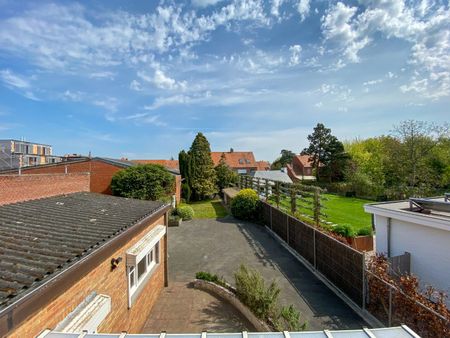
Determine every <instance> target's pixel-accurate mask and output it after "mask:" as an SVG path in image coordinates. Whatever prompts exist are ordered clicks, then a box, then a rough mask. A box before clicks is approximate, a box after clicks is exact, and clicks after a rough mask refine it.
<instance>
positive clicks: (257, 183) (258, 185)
mask: <svg viewBox="0 0 450 338" xmlns="http://www.w3.org/2000/svg"><path fill="white" fill-rule="evenodd" d="M260 183H261V180H260V179H259V177H258V178H257V179H256V185H257V187H256V191H257V192H258V196H259V194H260V190H261V188H260Z"/></svg>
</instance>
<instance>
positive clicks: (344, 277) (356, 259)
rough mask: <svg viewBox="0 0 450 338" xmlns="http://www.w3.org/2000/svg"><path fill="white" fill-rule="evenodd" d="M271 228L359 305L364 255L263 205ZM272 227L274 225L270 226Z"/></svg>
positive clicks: (361, 294) (362, 288)
mask: <svg viewBox="0 0 450 338" xmlns="http://www.w3.org/2000/svg"><path fill="white" fill-rule="evenodd" d="M264 218H265V220H266V224H267V226H268V227H271V228H272V230H273V231H274V232H275V233H276V234H277V235H278V236H279V237H280V238H281V239H282V240H284V241H285V242H286V243H287V244H288V245H289V246H290V247H291V248H292V249H294V250H295V251H296V252H297V253H298V254H299V255H300V256H302V257H303V258H305V259H306V260H307V261H308V262H309V263H311V265H312V266H313V267H314V268H316V269H317V270H318V271H320V272H321V273H322V274H323V275H324V276H325V277H326V278H327V279H328V280H329V281H330V282H332V283H333V284H334V285H335V286H336V287H338V288H339V289H340V290H341V291H342V292H343V293H345V294H346V295H347V296H348V297H349V298H350V299H352V300H353V301H354V302H355V303H356V304H358V305H361V304H362V301H363V298H364V296H363V292H364V282H363V280H364V254H363V253H361V252H358V251H356V250H355V249H353V248H351V247H349V246H347V245H345V244H343V243H341V242H339V241H337V240H336V239H334V238H333V237H331V236H328V235H327V234H325V233H323V232H321V231H319V230H317V229H315V228H314V227H312V226H310V225H308V224H306V223H304V222H302V221H300V220H298V219H296V218H294V217H292V216H289V215H288V214H286V213H285V212H283V211H281V210H280V209H277V208H276V207H273V206H271V205H270V204H268V203H264ZM270 224H272V225H271V226H270Z"/></svg>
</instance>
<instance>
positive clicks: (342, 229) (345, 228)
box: [329, 224, 372, 238]
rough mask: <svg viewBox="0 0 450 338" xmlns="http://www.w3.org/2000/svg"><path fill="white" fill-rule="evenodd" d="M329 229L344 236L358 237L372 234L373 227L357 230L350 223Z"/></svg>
mask: <svg viewBox="0 0 450 338" xmlns="http://www.w3.org/2000/svg"><path fill="white" fill-rule="evenodd" d="M329 230H331V231H332V232H334V233H336V234H338V235H341V236H343V237H350V238H353V237H356V236H371V235H372V229H370V228H360V229H358V230H357V231H356V230H354V229H353V228H352V226H351V225H349V224H340V225H336V226H335V227H331V228H330V229H329Z"/></svg>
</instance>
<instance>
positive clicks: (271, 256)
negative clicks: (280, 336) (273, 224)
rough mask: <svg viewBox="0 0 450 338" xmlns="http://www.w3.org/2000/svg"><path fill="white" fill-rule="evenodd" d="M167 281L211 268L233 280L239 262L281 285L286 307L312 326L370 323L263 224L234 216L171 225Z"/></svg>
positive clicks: (188, 278)
mask: <svg viewBox="0 0 450 338" xmlns="http://www.w3.org/2000/svg"><path fill="white" fill-rule="evenodd" d="M168 236H169V283H171V282H188V281H192V280H193V279H194V278H195V273H196V272H198V271H209V272H212V273H215V274H217V275H219V276H223V277H224V278H225V279H226V280H227V281H228V282H230V283H232V284H233V283H234V277H233V273H234V271H236V270H237V268H238V267H239V265H240V264H241V263H243V264H246V265H247V266H250V267H253V268H255V269H257V270H258V271H260V272H261V274H262V275H263V276H264V277H265V278H266V280H267V281H271V280H276V281H277V283H278V285H279V286H280V287H281V294H280V301H281V303H282V304H283V305H289V304H294V305H295V306H296V307H297V309H299V310H300V311H301V313H302V315H303V318H304V320H306V321H307V322H308V330H323V329H353V328H361V327H363V326H367V324H366V323H365V322H364V321H363V320H362V319H361V318H360V317H359V316H358V315H357V314H356V313H355V312H354V311H353V310H351V309H350V308H349V307H348V306H347V305H346V304H345V303H344V302H343V301H342V300H341V299H340V298H339V297H337V296H336V295H335V294H334V293H333V292H332V291H331V290H330V289H328V287H327V286H325V285H324V284H323V283H322V282H321V281H320V280H318V279H317V278H316V277H315V276H314V275H313V274H312V273H311V272H310V271H309V270H308V269H307V268H305V267H304V266H303V264H301V263H300V262H298V261H297V260H296V259H295V258H294V257H293V256H292V255H291V254H290V253H289V252H287V251H286V250H285V249H284V248H283V247H282V246H281V245H280V244H279V243H278V242H277V241H276V240H275V239H274V238H273V237H271V236H270V235H269V234H268V233H267V231H266V230H265V229H264V228H263V227H262V226H259V225H255V224H252V223H248V222H242V221H238V220H236V219H234V218H233V217H230V216H229V217H226V218H223V219H218V220H216V219H204V220H192V221H189V222H183V223H182V225H181V226H180V227H171V228H169V233H168Z"/></svg>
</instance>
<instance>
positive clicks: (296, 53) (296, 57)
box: [289, 45, 302, 66]
mask: <svg viewBox="0 0 450 338" xmlns="http://www.w3.org/2000/svg"><path fill="white" fill-rule="evenodd" d="M289 51H290V52H291V53H292V54H291V58H290V59H289V65H291V66H295V65H298V64H299V63H300V53H301V51H302V47H301V46H300V45H293V46H291V47H289Z"/></svg>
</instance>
